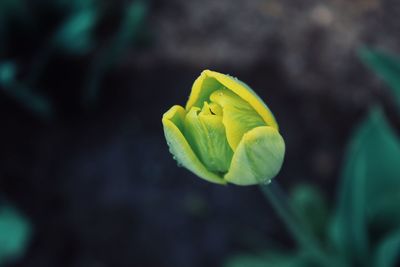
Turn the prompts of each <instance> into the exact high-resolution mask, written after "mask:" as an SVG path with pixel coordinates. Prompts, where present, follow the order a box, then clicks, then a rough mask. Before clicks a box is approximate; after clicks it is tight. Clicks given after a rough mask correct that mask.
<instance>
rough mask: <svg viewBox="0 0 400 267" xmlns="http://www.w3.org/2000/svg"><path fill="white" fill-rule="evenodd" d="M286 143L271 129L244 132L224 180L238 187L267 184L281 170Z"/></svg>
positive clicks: (257, 128)
mask: <svg viewBox="0 0 400 267" xmlns="http://www.w3.org/2000/svg"><path fill="white" fill-rule="evenodd" d="M284 155H285V142H284V140H283V138H282V136H281V135H280V134H279V132H278V131H277V130H276V129H275V128H273V127H269V126H261V127H256V128H254V129H252V130H250V131H249V132H247V133H245V134H244V136H243V138H242V140H241V141H240V143H239V145H238V147H237V149H236V150H235V152H234V154H233V158H232V162H231V166H230V168H229V171H228V173H227V174H225V177H224V180H225V181H227V182H229V183H232V184H236V185H255V184H260V183H268V182H269V181H270V180H271V179H272V178H273V177H275V176H276V175H277V174H278V172H279V170H280V169H281V167H282V164H283V159H284Z"/></svg>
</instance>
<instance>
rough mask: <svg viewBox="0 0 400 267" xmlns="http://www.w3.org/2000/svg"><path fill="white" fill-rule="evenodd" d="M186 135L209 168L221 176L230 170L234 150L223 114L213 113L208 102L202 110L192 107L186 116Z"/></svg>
mask: <svg viewBox="0 0 400 267" xmlns="http://www.w3.org/2000/svg"><path fill="white" fill-rule="evenodd" d="M184 135H185V137H186V138H187V140H188V142H189V143H190V144H191V146H192V148H193V151H194V152H195V153H196V155H197V156H198V157H199V159H200V160H201V162H203V164H204V165H205V166H206V167H207V169H208V170H210V171H212V172H215V173H218V174H220V175H221V177H222V176H223V175H224V174H225V173H227V172H228V170H229V166H230V164H231V159H232V155H233V151H232V149H231V147H230V146H229V144H228V142H227V140H226V134H225V127H224V125H223V123H222V116H217V115H212V114H211V112H210V109H209V105H208V104H207V103H205V105H204V107H203V111H201V112H200V109H199V108H196V107H192V108H191V110H190V111H189V113H188V114H187V115H186V118H185V132H184Z"/></svg>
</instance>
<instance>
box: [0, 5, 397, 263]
mask: <svg viewBox="0 0 400 267" xmlns="http://www.w3.org/2000/svg"><path fill="white" fill-rule="evenodd" d="M399 16H400V4H399V2H398V1H397V0H351V1H350V0H330V1H328V0H325V1H323V0H251V1H248V0H234V1H233V0H218V1H215V0H203V1H194V0H192V1H188V0H169V1H163V0H147V1H128V0H118V1H106V0H103V1H101V0H98V1H96V0H71V1H67V0H29V1H28V0H0V198H1V199H6V200H7V201H8V202H10V203H12V204H13V205H14V206H15V207H16V208H17V209H18V210H19V211H20V212H21V213H22V214H24V215H25V216H26V218H27V220H29V221H30V223H31V225H32V226H31V227H32V236H31V238H30V239H29V242H28V243H27V248H26V252H25V254H24V255H23V256H21V257H20V258H19V259H17V260H15V261H13V262H11V263H9V264H7V265H6V266H9V267H18V266H30V267H36V266H38V267H47V266H49V267H53V266H59V267H63V266H73V267H106V266H117V267H119V266H121V267H124V266H142V267H153V266H154V267H172V266H173V267H186V266H191V267H203V266H210V267H213V266H221V265H222V264H223V262H224V260H225V259H226V258H227V257H228V256H230V255H232V254H235V253H236V252H242V251H254V250H258V249H261V248H264V247H267V246H268V245H269V244H270V243H271V242H278V243H279V244H281V246H282V247H283V248H291V247H292V246H293V242H292V240H291V239H290V238H289V236H288V235H287V233H286V229H285V228H284V227H283V225H282V224H281V223H279V220H278V218H277V217H276V215H275V213H274V212H273V211H272V209H271V207H270V206H269V205H268V204H267V203H266V202H265V201H264V199H263V197H262V195H261V193H260V192H259V190H258V189H257V187H236V186H227V187H222V186H218V185H213V184H210V183H207V182H205V181H203V180H201V179H199V178H197V177H195V176H194V175H193V174H191V173H190V172H188V171H186V170H185V169H183V168H178V167H177V165H176V162H175V161H174V160H173V159H172V156H171V155H170V154H169V152H168V148H167V145H166V142H165V140H164V135H163V131H162V125H161V116H162V114H163V113H164V112H165V111H166V110H167V109H168V108H169V107H170V106H172V105H174V104H181V105H183V104H184V103H185V101H186V99H187V97H188V94H189V91H190V88H191V85H192V82H193V81H194V79H195V78H196V77H197V76H198V75H199V74H200V72H201V71H202V70H203V69H212V70H216V71H219V72H222V73H229V74H231V75H233V76H236V77H238V78H240V79H241V80H243V81H245V82H247V83H248V84H249V85H250V86H251V87H253V88H254V89H255V91H257V93H258V94H259V95H260V96H261V97H262V98H263V99H264V100H265V102H266V103H267V104H268V105H269V107H270V108H271V110H272V111H273V112H274V114H275V115H276V118H277V120H278V123H279V124H280V127H281V131H282V135H283V136H284V138H285V141H286V145H287V154H286V160H285V163H284V166H283V169H282V171H281V173H280V174H279V176H278V177H277V179H279V181H280V183H281V184H283V187H284V188H285V190H287V191H290V188H292V186H293V185H295V184H299V183H302V182H305V181H306V182H309V183H314V184H317V185H318V186H320V187H321V188H322V189H323V191H324V192H325V194H326V197H327V198H328V200H332V199H333V198H334V195H335V190H334V188H335V187H336V185H337V182H338V180H337V177H338V173H339V171H340V167H341V165H342V158H343V152H344V148H345V145H346V144H347V140H348V138H349V135H350V133H351V132H352V131H353V130H354V127H355V126H356V125H357V124H358V122H359V120H360V119H361V118H363V116H364V115H365V113H366V111H367V109H368V108H369V107H370V106H371V104H373V103H374V102H376V101H377V100H382V101H383V103H385V105H386V109H388V110H389V112H388V113H390V110H391V108H393V107H392V106H393V104H392V102H391V99H390V98H389V96H388V95H387V93H386V91H385V90H384V86H383V84H382V83H381V81H379V80H378V79H377V78H376V77H375V76H374V75H372V74H371V73H370V72H369V71H368V70H367V69H366V67H365V66H363V65H362V63H361V62H360V59H359V58H358V56H357V51H358V50H359V49H360V48H361V47H363V46H365V45H367V46H373V47H377V48H382V49H387V50H390V51H393V52H398V53H400V38H399V32H400V21H399V19H398V18H399ZM392 120H393V121H394V122H395V123H396V119H392Z"/></svg>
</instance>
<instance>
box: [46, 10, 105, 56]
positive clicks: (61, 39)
mask: <svg viewBox="0 0 400 267" xmlns="http://www.w3.org/2000/svg"><path fill="white" fill-rule="evenodd" d="M96 22H97V12H96V10H95V9H93V8H86V9H83V10H81V11H79V12H76V13H73V14H72V15H71V16H70V17H69V18H68V19H67V20H66V21H65V23H64V24H62V25H61V27H60V28H59V30H58V32H57V33H56V34H55V38H54V42H55V46H56V47H57V48H59V49H62V50H64V51H65V52H69V53H75V54H83V53H87V52H88V51H89V50H90V49H91V48H92V45H93V36H92V35H93V30H94V27H95V25H96Z"/></svg>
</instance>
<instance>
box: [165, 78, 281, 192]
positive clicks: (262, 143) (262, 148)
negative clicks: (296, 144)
mask: <svg viewBox="0 0 400 267" xmlns="http://www.w3.org/2000/svg"><path fill="white" fill-rule="evenodd" d="M162 123H163V126H164V133H165V138H166V139H167V143H168V146H169V148H170V151H171V153H172V154H173V155H174V158H175V159H176V160H177V161H178V164H180V165H182V166H184V167H185V168H187V169H189V170H190V171H192V172H193V173H195V174H196V175H198V176H199V177H201V178H203V179H205V180H207V181H210V182H213V183H218V184H226V183H233V184H236V185H253V184H259V183H267V182H269V181H270V180H271V179H272V178H273V177H274V176H275V175H276V174H277V173H278V172H279V170H280V168H281V166H282V163H283V158H284V154H285V143H284V141H283V138H282V136H281V135H280V134H279V129H278V124H277V123H276V121H275V118H274V116H273V114H272V113H271V111H270V110H269V109H268V107H267V106H266V105H265V104H264V102H263V101H262V100H261V99H260V98H259V97H258V96H257V94H256V93H255V92H254V91H253V90H252V89H251V88H250V87H248V86H247V85H246V84H244V83H243V82H241V81H239V80H237V79H236V78H233V77H230V76H228V75H224V74H221V73H218V72H214V71H210V70H205V71H203V72H202V74H201V75H200V77H199V78H197V80H196V81H195V82H194V84H193V87H192V92H191V94H190V97H189V100H188V102H187V104H186V107H185V108H183V107H181V106H178V105H175V106H173V107H172V108H171V109H170V110H168V111H167V112H166V113H165V114H164V116H163V118H162Z"/></svg>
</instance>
